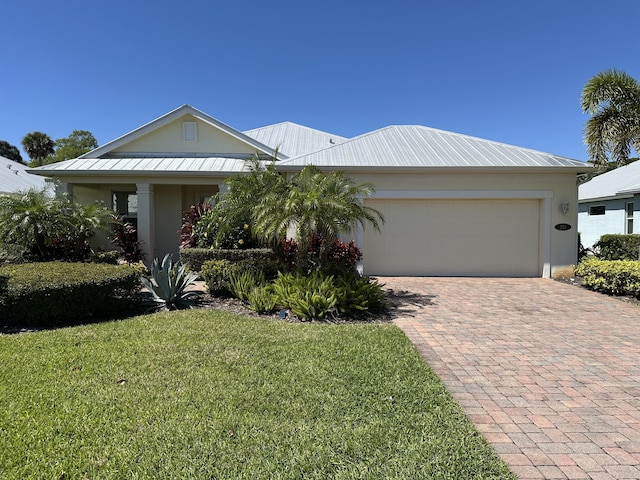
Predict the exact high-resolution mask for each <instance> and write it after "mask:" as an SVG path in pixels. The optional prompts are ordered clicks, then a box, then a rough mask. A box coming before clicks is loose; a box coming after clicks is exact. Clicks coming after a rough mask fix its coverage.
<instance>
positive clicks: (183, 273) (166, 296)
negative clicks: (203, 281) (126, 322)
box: [140, 253, 198, 310]
mask: <svg viewBox="0 0 640 480" xmlns="http://www.w3.org/2000/svg"><path fill="white" fill-rule="evenodd" d="M197 277H198V275H196V274H195V273H193V272H187V265H185V264H182V263H181V262H177V263H173V257H172V255H171V254H170V253H168V254H166V255H165V256H164V258H163V259H162V263H160V262H159V261H158V259H157V258H156V259H154V260H153V264H152V265H151V278H150V279H149V278H146V277H141V278H140V281H141V282H142V284H143V285H144V286H145V288H146V289H147V290H149V292H151V294H152V295H153V300H154V301H155V302H157V303H159V304H162V306H164V307H165V308H166V309H167V310H174V309H178V308H190V307H191V306H193V298H194V297H196V296H197V295H198V292H193V291H190V292H187V291H185V290H186V288H187V287H188V286H189V285H191V284H192V283H193V282H194V281H195V280H196V278H197Z"/></svg>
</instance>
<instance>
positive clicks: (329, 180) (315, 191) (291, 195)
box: [253, 165, 384, 265]
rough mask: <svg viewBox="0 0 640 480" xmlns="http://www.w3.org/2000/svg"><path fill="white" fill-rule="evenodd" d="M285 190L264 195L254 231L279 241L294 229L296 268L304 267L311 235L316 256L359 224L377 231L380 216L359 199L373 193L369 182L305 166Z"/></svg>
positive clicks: (380, 219)
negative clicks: (317, 249)
mask: <svg viewBox="0 0 640 480" xmlns="http://www.w3.org/2000/svg"><path fill="white" fill-rule="evenodd" d="M286 187H287V188H286V191H284V192H282V191H277V192H273V193H268V194H267V195H265V196H264V197H263V198H261V199H260V201H259V203H258V205H257V206H256V207H255V208H254V215H253V217H254V221H255V228H256V232H257V233H258V234H260V235H262V236H263V237H265V238H269V239H275V240H279V239H281V238H283V237H284V235H285V234H286V232H287V230H288V229H290V228H295V232H296V233H295V238H296V242H297V243H298V256H299V262H300V263H299V265H305V264H306V260H307V254H308V247H309V242H310V240H311V238H312V235H313V234H314V233H315V234H318V235H319V237H320V239H321V245H320V257H321V258H322V257H323V254H324V253H327V252H328V251H329V246H330V245H331V244H332V243H333V241H334V240H335V239H336V238H337V237H338V236H339V235H340V234H341V233H348V232H352V231H353V230H354V229H355V228H357V227H358V226H359V225H360V226H362V227H363V228H364V226H365V225H366V224H371V225H372V226H373V228H375V229H376V230H378V231H379V230H380V226H381V224H382V223H383V222H384V217H383V216H382V214H381V213H380V212H378V211H377V210H375V209H374V208H371V207H367V206H365V205H363V203H362V201H361V200H362V198H364V197H366V196H369V195H371V194H372V193H373V192H374V188H373V185H372V184H370V183H358V184H356V183H354V182H353V180H351V179H350V178H348V177H347V176H346V175H345V173H344V172H332V173H323V172H321V171H320V170H319V169H318V168H316V167H314V166H312V165H309V166H306V167H305V168H303V169H302V170H301V171H300V172H299V173H298V174H296V175H295V176H294V177H292V178H291V179H290V180H289V181H288V182H287V184H286Z"/></svg>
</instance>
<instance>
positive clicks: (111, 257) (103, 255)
mask: <svg viewBox="0 0 640 480" xmlns="http://www.w3.org/2000/svg"><path fill="white" fill-rule="evenodd" d="M118 258H120V253H119V252H117V251H116V250H109V251H108V252H92V253H91V255H90V256H89V261H90V262H92V263H108V264H109V265H117V264H118Z"/></svg>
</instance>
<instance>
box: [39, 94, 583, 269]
mask: <svg viewBox="0 0 640 480" xmlns="http://www.w3.org/2000/svg"><path fill="white" fill-rule="evenodd" d="M254 155H258V156H259V157H260V158H264V159H267V158H269V157H271V156H274V155H275V156H276V158H277V168H278V169H279V170H280V171H281V172H282V173H283V174H285V175H286V174H290V173H293V172H296V171H299V170H300V169H301V168H303V166H304V165H307V164H313V165H316V166H317V167H319V168H320V169H323V170H326V171H332V170H343V171H345V172H346V173H347V174H348V175H349V176H350V177H351V178H353V179H354V180H355V181H356V182H372V183H373V184H374V185H375V187H376V193H375V195H373V196H371V197H370V198H365V199H363V201H364V202H365V204H367V205H369V206H371V207H374V208H376V209H378V210H380V211H381V212H382V213H383V214H384V216H385V218H386V223H385V224H384V226H383V230H382V232H381V233H378V232H375V231H373V230H371V231H370V230H369V229H365V230H360V231H357V232H354V233H353V239H354V240H355V241H356V242H357V244H358V245H359V246H360V247H361V249H362V251H363V270H364V273H366V274H371V275H441V276H443V275H458V276H532V277H536V276H542V277H549V276H551V274H552V273H553V271H554V270H555V269H558V268H562V267H565V266H567V265H570V264H573V263H575V262H576V255H577V229H576V223H577V215H576V206H577V187H576V175H577V174H578V173H582V172H587V171H590V170H591V168H590V167H589V166H587V165H586V164H584V163H582V162H578V161H575V160H570V159H567V158H563V157H558V156H556V155H551V154H547V153H542V152H538V151H534V150H528V149H524V148H519V147H515V146H512V145H506V144H502V143H497V142H491V141H488V140H483V139H479V138H474V137H469V136H465V135H460V134H456V133H451V132H446V131H442V130H436V129H433V128H427V127H423V126H390V127H386V128H382V129H380V130H376V131H374V132H370V133H366V134H364V135H360V136H358V137H355V138H351V139H348V138H344V137H340V136H338V135H333V134H330V133H327V132H321V131H318V130H314V129H311V128H308V127H303V126H301V125H296V124H293V123H288V122H285V123H280V124H276V125H271V126H267V127H263V128H258V129H255V130H249V131H246V132H240V131H238V130H235V129H234V128H232V127H230V126H228V125H226V124H224V123H222V122H220V121H218V120H216V119H215V118H213V117H211V116H209V115H207V114H205V113H203V112H201V111H199V110H197V109H195V108H193V107H191V106H189V105H184V106H182V107H180V108H178V109H176V110H173V111H172V112H169V113H167V114H166V115H164V116H162V117H159V118H157V119H155V120H153V121H151V122H150V123H148V124H146V125H143V126H142V127H140V128H138V129H136V130H134V131H132V132H130V133H127V134H125V135H123V136H121V137H119V138H117V139H115V140H113V141H111V142H109V143H107V144H105V145H103V146H101V147H99V148H97V149H95V150H93V151H92V152H89V153H87V154H85V155H83V156H81V157H80V158H77V159H74V160H68V161H65V162H61V163H56V164H52V165H46V166H43V167H39V168H36V169H34V170H32V172H33V173H36V174H39V175H48V176H52V177H54V178H56V179H57V181H58V182H59V183H58V186H59V189H61V190H64V191H67V192H71V193H73V195H74V196H75V198H76V199H77V200H78V201H81V202H86V201H93V200H102V201H103V202H105V203H107V204H108V205H112V206H113V207H114V209H116V210H117V211H118V212H119V213H121V214H123V215H126V216H128V217H130V218H132V219H136V221H137V225H138V233H139V238H140V240H142V241H143V242H144V244H143V246H144V248H145V250H146V255H147V258H148V259H149V258H153V257H160V256H162V255H163V254H164V253H166V252H173V253H175V252H177V249H178V244H179V241H178V233H177V230H178V229H179V227H180V223H181V212H182V210H184V209H186V208H188V207H189V206H190V205H191V204H193V203H195V202H198V201H199V200H201V199H203V198H207V197H210V196H212V195H215V194H216V193H217V192H219V191H222V190H223V189H224V188H225V183H224V182H225V180H226V179H227V178H229V176H231V175H240V174H242V173H243V172H244V171H245V160H246V159H247V158H249V157H251V156H254ZM345 240H349V238H345Z"/></svg>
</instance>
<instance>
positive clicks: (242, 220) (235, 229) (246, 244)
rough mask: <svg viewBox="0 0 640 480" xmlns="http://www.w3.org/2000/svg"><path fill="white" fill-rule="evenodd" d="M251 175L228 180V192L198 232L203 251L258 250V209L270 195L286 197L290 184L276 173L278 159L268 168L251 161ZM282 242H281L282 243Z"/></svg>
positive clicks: (206, 216)
mask: <svg viewBox="0 0 640 480" xmlns="http://www.w3.org/2000/svg"><path fill="white" fill-rule="evenodd" d="M247 170H248V171H247V173H246V174H244V175H236V176H234V177H232V178H230V179H229V180H227V182H226V183H227V186H228V189H227V191H226V192H224V193H221V194H219V195H218V196H217V199H216V204H215V206H214V207H213V208H212V209H211V210H210V211H208V212H207V213H206V214H205V215H203V217H202V218H201V221H200V222H198V224H197V227H196V228H195V229H194V234H196V235H197V236H198V246H199V247H201V248H210V247H213V248H222V249H244V248H256V247H259V246H261V243H260V242H259V241H258V239H257V238H256V234H255V231H254V229H253V225H254V207H255V206H256V204H257V203H258V202H260V199H262V198H264V197H265V196H266V195H267V194H274V195H276V196H282V195H284V192H285V191H286V181H285V180H284V178H283V177H282V176H281V175H280V174H279V173H278V172H277V171H276V168H275V157H274V158H273V159H272V160H271V161H270V162H269V163H267V164H265V163H263V161H261V160H260V159H259V158H258V157H254V158H252V159H250V160H247ZM278 240H279V239H278Z"/></svg>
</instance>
